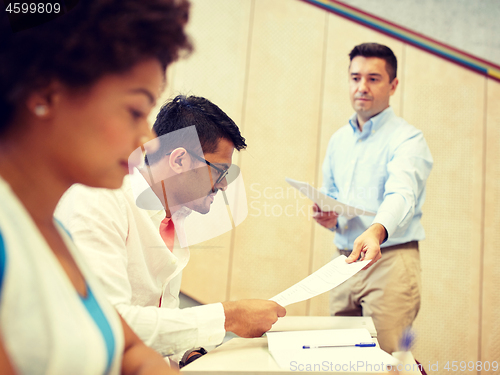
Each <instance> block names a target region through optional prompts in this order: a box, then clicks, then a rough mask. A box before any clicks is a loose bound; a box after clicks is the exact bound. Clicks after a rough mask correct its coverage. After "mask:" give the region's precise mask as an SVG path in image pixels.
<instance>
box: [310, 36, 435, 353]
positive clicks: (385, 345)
mask: <svg viewBox="0 0 500 375" xmlns="http://www.w3.org/2000/svg"><path fill="white" fill-rule="evenodd" d="M349 57H350V65H349V87H350V98H351V103H352V107H353V108H354V110H355V112H356V113H355V114H354V115H353V116H352V117H351V118H350V120H349V124H348V125H345V126H344V127H342V128H340V129H339V130H338V131H337V132H336V133H335V134H333V136H332V138H331V140H330V143H329V145H328V150H327V153H326V157H325V161H324V163H323V190H324V192H325V193H327V194H328V195H330V196H332V197H333V198H335V199H338V200H339V201H341V202H343V203H346V204H348V205H351V206H356V207H360V208H363V209H365V210H368V211H374V212H376V213H377V214H376V216H375V218H373V217H372V216H357V217H355V218H353V219H350V220H348V219H347V218H346V217H344V216H338V215H337V214H336V213H335V212H323V211H321V210H320V209H319V207H318V206H314V207H313V211H314V217H315V220H316V221H317V222H318V223H319V224H321V225H322V226H324V227H326V228H328V229H330V230H332V231H335V232H336V234H335V239H334V243H335V245H336V246H337V249H338V250H339V253H340V254H342V255H346V256H347V257H348V259H347V262H349V263H351V262H354V261H356V260H357V259H358V258H359V257H360V256H361V257H364V258H365V259H373V262H372V263H370V265H369V267H367V269H366V270H364V271H362V272H359V273H358V274H356V275H355V276H354V277H352V278H351V279H349V280H347V281H346V282H345V283H343V284H341V285H340V286H338V287H337V288H334V289H333V290H332V292H331V297H330V313H331V314H332V315H341V316H342V315H344V316H359V315H363V316H371V317H372V318H373V321H374V323H375V327H376V329H377V333H378V341H379V343H380V346H381V348H382V349H384V350H385V351H387V352H389V353H392V352H393V351H396V350H397V349H398V343H399V339H400V337H401V333H402V331H403V330H404V329H405V328H406V327H408V326H410V325H411V324H412V322H413V320H414V319H415V317H416V316H417V313H418V310H419V308H420V289H421V279H420V257H419V252H418V241H420V240H423V239H424V237H425V233H424V228H423V227H422V224H421V223H420V218H421V217H422V205H423V203H424V200H425V183H426V181H427V177H428V176H429V173H430V171H431V169H432V164H433V160H432V156H431V153H430V150H429V148H428V146H427V143H426V141H425V139H424V136H423V134H422V132H421V131H420V130H418V129H416V128H415V127H413V126H412V125H410V124H408V123H407V122H406V121H405V120H403V119H402V118H400V117H397V116H396V115H395V114H394V111H393V110H392V108H391V107H390V105H389V99H390V97H391V96H392V95H393V94H394V92H395V91H396V88H397V86H398V79H397V78H396V72H397V60H396V56H394V53H393V52H392V50H391V49H390V48H388V47H386V46H383V45H380V44H376V43H364V44H360V45H358V46H356V47H354V49H353V50H352V51H351V52H350V54H349ZM375 262H376V263H375Z"/></svg>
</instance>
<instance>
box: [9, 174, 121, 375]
mask: <svg viewBox="0 0 500 375" xmlns="http://www.w3.org/2000/svg"><path fill="white" fill-rule="evenodd" d="M61 228H62V227H60V233H61V236H62V238H63V239H64V241H65V243H66V245H67V246H68V248H69V250H70V252H71V254H72V256H73V257H74V259H75V261H76V263H77V265H78V266H79V268H80V270H81V272H82V274H83V275H84V277H85V279H86V282H87V291H88V294H89V295H90V296H93V297H95V302H96V303H94V304H93V315H91V313H89V310H87V307H85V306H84V303H83V302H82V298H81V297H80V295H79V294H78V292H77V291H76V290H75V288H74V287H73V285H72V283H71V281H70V280H69V278H68V276H67V275H66V273H65V272H64V270H63V268H62V267H61V265H60V263H59V262H58V260H57V258H56V257H55V255H54V254H53V253H52V251H51V250H50V248H49V247H48V244H47V243H46V241H45V239H44V238H43V236H42V235H41V233H40V232H39V230H38V228H37V227H36V225H35V223H34V222H33V220H32V219H31V217H30V215H29V214H28V212H27V211H26V210H25V208H24V207H23V206H22V204H21V202H20V201H19V199H17V197H16V196H15V194H14V193H13V192H12V190H11V189H10V187H9V186H8V184H7V183H6V182H5V181H4V180H3V179H2V178H0V331H1V335H2V340H3V344H4V347H5V349H6V351H7V353H8V355H9V358H10V361H11V363H12V365H13V366H14V368H15V370H16V371H17V373H18V374H51V375H52V374H54V375H57V374H64V375H67V374H72V375H87V374H88V375H90V374H92V375H93V374H119V373H120V366H121V358H122V354H123V345H124V342H123V341H124V339H123V329H122V326H121V321H120V319H119V316H118V314H117V313H116V311H115V310H114V308H113V307H112V306H111V305H110V304H109V303H108V301H107V300H106V297H105V295H104V294H103V293H101V290H100V288H101V287H100V285H99V283H98V281H97V279H95V278H94V276H93V275H92V273H91V272H90V271H89V270H88V268H87V267H86V265H85V263H84V261H83V260H82V258H81V257H80V254H79V253H78V251H76V250H75V247H74V245H73V243H72V241H71V239H70V238H69V236H68V234H66V233H65V231H64V230H63V229H61ZM91 302H92V301H90V304H91V305H92V303H91ZM87 303H89V301H87ZM90 310H91V311H92V308H91V309H90ZM96 310H97V312H96Z"/></svg>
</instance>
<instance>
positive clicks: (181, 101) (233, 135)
mask: <svg viewBox="0 0 500 375" xmlns="http://www.w3.org/2000/svg"><path fill="white" fill-rule="evenodd" d="M193 125H194V126H195V128H196V133H197V135H198V139H199V146H201V148H202V150H198V149H197V148H199V146H198V147H196V145H191V143H192V142H191V141H192V140H190V139H188V140H185V139H182V136H181V138H180V139H178V138H177V136H176V135H175V132H176V130H180V129H185V128H188V127H190V126H193ZM153 130H154V131H155V133H156V134H157V135H158V138H159V140H160V148H159V149H158V150H157V151H156V152H155V153H152V154H148V155H147V158H146V164H148V165H149V164H154V163H156V162H158V161H159V160H160V159H161V158H162V157H163V156H165V154H166V153H167V152H169V151H172V150H173V149H174V148H176V147H186V146H187V147H191V148H192V151H196V152H198V151H202V152H203V153H213V152H215V151H216V150H217V146H218V144H219V141H220V140H221V139H222V138H224V139H227V140H229V141H231V143H232V144H233V145H234V148H235V149H236V150H238V151H240V150H243V149H245V148H246V147H247V144H246V141H245V138H243V136H242V135H241V133H240V129H239V128H238V126H237V125H236V124H235V122H234V121H233V120H232V119H231V118H230V117H229V116H228V115H227V114H226V113H225V112H224V111H223V110H222V109H220V108H219V107H218V106H217V105H215V104H214V103H212V102H211V101H210V100H208V99H205V98H202V97H200V96H194V95H191V96H185V95H177V96H176V97H175V98H174V99H172V100H170V101H168V102H167V103H165V104H164V105H163V106H162V107H161V109H160V112H159V113H158V115H157V116H156V121H155V123H154V125H153ZM167 134H171V136H169V137H164V136H166V135H167Z"/></svg>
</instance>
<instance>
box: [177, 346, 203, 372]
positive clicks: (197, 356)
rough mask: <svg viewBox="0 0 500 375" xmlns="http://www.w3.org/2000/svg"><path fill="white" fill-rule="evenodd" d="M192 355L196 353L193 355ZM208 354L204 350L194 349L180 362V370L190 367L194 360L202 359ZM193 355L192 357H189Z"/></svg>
mask: <svg viewBox="0 0 500 375" xmlns="http://www.w3.org/2000/svg"><path fill="white" fill-rule="evenodd" d="M192 353H196V354H193V355H191V354H192ZM207 353H208V352H207V351H206V350H205V349H204V348H194V349H193V350H188V351H187V352H186V353H184V355H183V356H182V359H181V361H180V362H179V368H183V367H184V366H186V365H189V364H190V363H191V362H193V361H194V360H196V359H198V358H200V357H201V356H204V355H205V354H207ZM190 355H191V357H189V356H190ZM188 357H189V359H188Z"/></svg>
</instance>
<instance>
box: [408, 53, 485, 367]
mask: <svg viewBox="0 0 500 375" xmlns="http://www.w3.org/2000/svg"><path fill="white" fill-rule="evenodd" d="M404 80H405V86H404V101H405V104H404V113H403V117H404V118H405V119H406V120H407V121H408V122H409V123H411V124H413V125H415V126H416V127H417V128H419V129H421V130H422V131H423V132H424V136H425V138H426V139H427V143H428V144H429V147H430V149H431V152H432V155H433V158H434V168H433V171H432V173H431V176H430V178H429V180H428V183H427V197H426V203H425V205H424V208H423V219H422V223H423V225H424V228H425V231H426V237H427V238H426V240H425V241H421V246H420V254H421V260H422V280H423V293H422V295H423V300H422V307H421V310H420V314H419V316H418V317H417V320H416V325H415V327H416V329H417V331H418V333H419V336H420V340H419V341H418V343H417V347H416V349H415V354H416V355H417V358H425V359H427V360H430V361H431V362H435V361H437V360H439V361H440V362H445V361H448V360H449V361H453V360H457V361H459V360H465V361H469V360H476V359H477V349H478V337H479V336H478V324H479V316H478V312H479V310H478V306H479V303H480V301H479V298H478V296H479V290H480V285H479V276H480V275H479V266H480V255H481V222H482V221H481V219H482V209H481V208H482V196H483V183H482V171H483V150H484V145H483V134H484V133H483V131H484V127H483V125H484V113H483V110H484V100H485V96H484V82H485V78H484V77H482V76H480V75H477V74H475V73H472V72H470V71H468V70H465V69H463V68H460V67H458V66H456V65H453V64H450V63H449V62H446V61H444V60H442V59H438V58H436V57H435V56H432V55H430V54H427V53H424V52H422V51H420V50H417V49H415V48H413V47H410V46H408V47H407V48H406V64H405V76H404Z"/></svg>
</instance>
